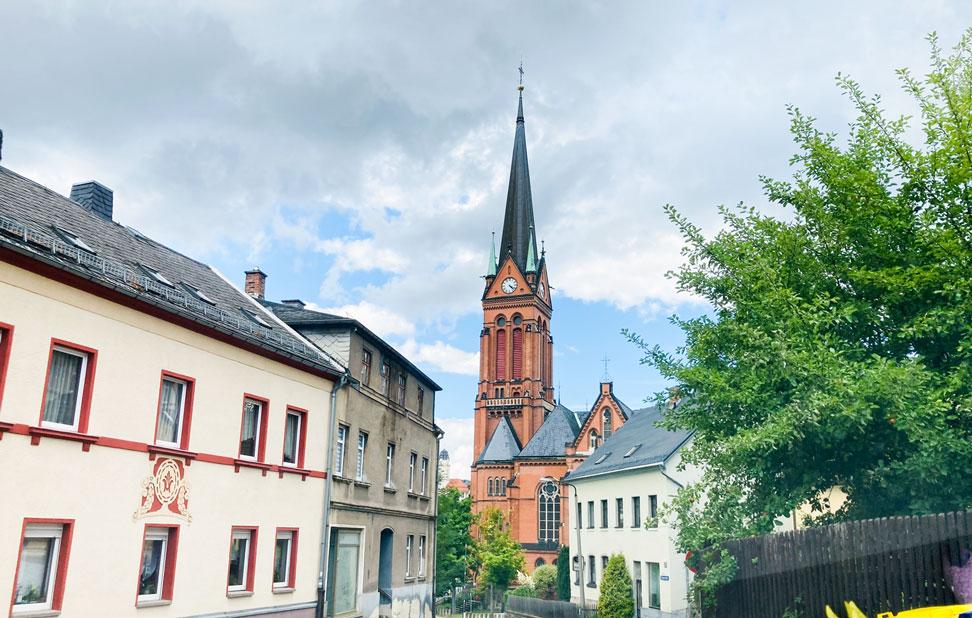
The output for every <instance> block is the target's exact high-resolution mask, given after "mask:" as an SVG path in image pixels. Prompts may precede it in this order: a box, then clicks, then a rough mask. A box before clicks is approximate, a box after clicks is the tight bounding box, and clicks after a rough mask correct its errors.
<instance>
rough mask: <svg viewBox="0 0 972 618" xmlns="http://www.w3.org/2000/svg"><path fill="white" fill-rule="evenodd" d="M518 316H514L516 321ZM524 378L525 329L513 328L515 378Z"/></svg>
mask: <svg viewBox="0 0 972 618" xmlns="http://www.w3.org/2000/svg"><path fill="white" fill-rule="evenodd" d="M516 319H517V318H514V321H515V320H516ZM521 378H523V331H522V330H521V329H519V328H514V329H513V379H514V380H519V379H521Z"/></svg>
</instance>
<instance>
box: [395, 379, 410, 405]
mask: <svg viewBox="0 0 972 618" xmlns="http://www.w3.org/2000/svg"><path fill="white" fill-rule="evenodd" d="M407 383H408V378H407V377H406V376H405V374H404V373H400V374H398V399H397V401H398V405H400V406H404V405H405V387H406V384H407Z"/></svg>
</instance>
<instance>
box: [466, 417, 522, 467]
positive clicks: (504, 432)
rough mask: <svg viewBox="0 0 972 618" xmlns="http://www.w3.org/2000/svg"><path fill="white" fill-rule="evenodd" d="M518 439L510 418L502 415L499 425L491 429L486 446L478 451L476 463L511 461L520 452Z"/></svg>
mask: <svg viewBox="0 0 972 618" xmlns="http://www.w3.org/2000/svg"><path fill="white" fill-rule="evenodd" d="M521 448H522V447H521V446H520V441H519V440H518V439H517V437H516V432H515V431H513V426H512V425H510V419H508V418H507V417H505V416H504V417H502V418H501V419H500V422H499V425H497V426H496V429H494V430H493V435H492V436H490V438H489V442H487V443H486V448H484V449H483V452H482V453H480V455H479V459H477V460H476V463H477V464H481V463H511V462H512V461H513V458H514V457H516V456H517V455H519V454H520V450H521Z"/></svg>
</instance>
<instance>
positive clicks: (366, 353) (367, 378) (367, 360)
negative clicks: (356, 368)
mask: <svg viewBox="0 0 972 618" xmlns="http://www.w3.org/2000/svg"><path fill="white" fill-rule="evenodd" d="M369 382H371V350H365V349H362V350H361V383H362V384H364V385H365V386H367V385H368V383H369Z"/></svg>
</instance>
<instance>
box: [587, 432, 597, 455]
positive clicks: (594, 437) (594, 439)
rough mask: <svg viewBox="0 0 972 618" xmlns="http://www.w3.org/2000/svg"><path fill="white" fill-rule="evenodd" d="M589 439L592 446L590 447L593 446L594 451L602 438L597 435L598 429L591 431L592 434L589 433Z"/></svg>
mask: <svg viewBox="0 0 972 618" xmlns="http://www.w3.org/2000/svg"><path fill="white" fill-rule="evenodd" d="M587 440H588V445H589V446H590V448H591V450H592V451H594V450H595V449H597V445H598V444H599V443H600V440H599V439H598V437H597V432H596V431H594V430H593V429H592V430H591V432H590V434H589V435H588V438H587Z"/></svg>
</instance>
